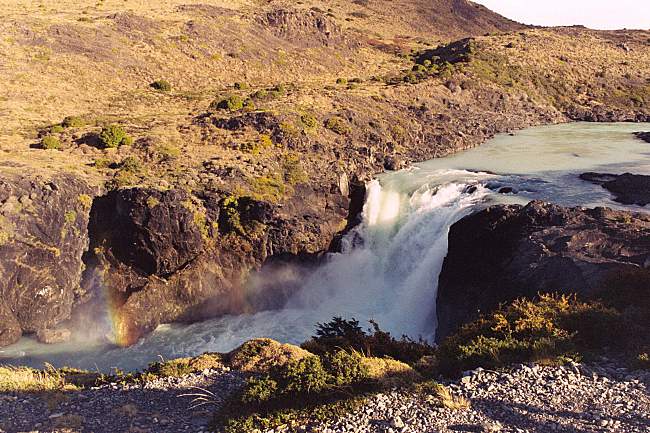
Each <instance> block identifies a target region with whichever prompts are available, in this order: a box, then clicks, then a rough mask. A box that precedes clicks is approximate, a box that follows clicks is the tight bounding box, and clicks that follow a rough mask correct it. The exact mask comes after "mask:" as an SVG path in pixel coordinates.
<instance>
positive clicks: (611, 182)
mask: <svg viewBox="0 0 650 433" xmlns="http://www.w3.org/2000/svg"><path fill="white" fill-rule="evenodd" d="M580 179H582V180H586V181H588V182H593V183H596V184H598V185H601V186H602V187H603V188H605V189H606V190H607V191H609V192H611V193H612V194H614V200H615V201H617V202H619V203H623V204H636V205H639V206H645V205H647V204H649V203H650V176H646V175H642V174H631V173H624V174H620V175H617V174H608V173H592V172H589V173H583V174H581V175H580Z"/></svg>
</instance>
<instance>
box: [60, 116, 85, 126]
mask: <svg viewBox="0 0 650 433" xmlns="http://www.w3.org/2000/svg"><path fill="white" fill-rule="evenodd" d="M61 126H63V127H64V128H81V127H82V126H86V121H85V120H84V118H82V117H79V116H67V117H66V118H64V119H63V122H61Z"/></svg>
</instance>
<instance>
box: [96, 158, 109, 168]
mask: <svg viewBox="0 0 650 433" xmlns="http://www.w3.org/2000/svg"><path fill="white" fill-rule="evenodd" d="M112 163H113V162H112V161H111V160H110V159H108V158H98V159H96V160H95V168H99V169H103V168H108V167H109V166H110V165H111V164H112Z"/></svg>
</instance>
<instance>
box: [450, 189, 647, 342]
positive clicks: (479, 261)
mask: <svg viewBox="0 0 650 433" xmlns="http://www.w3.org/2000/svg"><path fill="white" fill-rule="evenodd" d="M648 267H650V216H647V215H643V214H633V213H629V212H622V211H613V210H610V209H606V208H596V209H584V208H563V207H561V206H557V205H553V204H549V203H544V202H539V201H534V202H531V203H530V204H528V205H527V206H524V207H522V206H520V205H507V206H493V207H490V208H488V209H486V210H484V211H482V212H479V213H477V214H475V215H471V216H469V217H466V218H464V219H462V220H461V221H459V222H458V223H456V224H454V225H453V226H452V227H451V230H450V233H449V251H448V254H447V257H446V258H445V261H444V265H443V269H442V272H441V274H440V279H439V286H438V300H437V313H438V314H437V318H438V332H437V338H438V339H440V338H443V337H444V336H446V335H449V334H450V333H451V332H453V331H454V330H455V329H457V327H458V326H459V325H461V324H462V323H465V322H467V321H469V320H472V319H474V318H476V317H477V316H478V314H479V313H480V312H489V311H491V310H493V309H494V308H495V307H497V306H498V305H499V304H500V303H502V302H507V301H510V300H513V299H515V298H517V297H521V296H527V297H532V296H535V295H536V294H537V293H539V292H550V291H557V292H563V293H578V294H580V295H582V296H584V297H592V296H597V295H598V293H599V291H600V290H601V289H604V288H605V287H604V284H605V282H606V281H607V280H608V279H610V278H616V276H617V275H622V274H624V273H625V274H627V275H629V273H634V272H635V270H636V271H638V270H640V269H643V268H648Z"/></svg>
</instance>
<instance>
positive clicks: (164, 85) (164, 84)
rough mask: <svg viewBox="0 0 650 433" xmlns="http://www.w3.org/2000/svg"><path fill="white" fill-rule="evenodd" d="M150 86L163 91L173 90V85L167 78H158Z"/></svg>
mask: <svg viewBox="0 0 650 433" xmlns="http://www.w3.org/2000/svg"><path fill="white" fill-rule="evenodd" d="M150 86H151V87H152V88H154V89H156V90H159V91H161V92H169V91H171V90H172V85H171V84H170V83H169V81H167V80H156V81H154V82H153V83H151V84H150Z"/></svg>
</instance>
